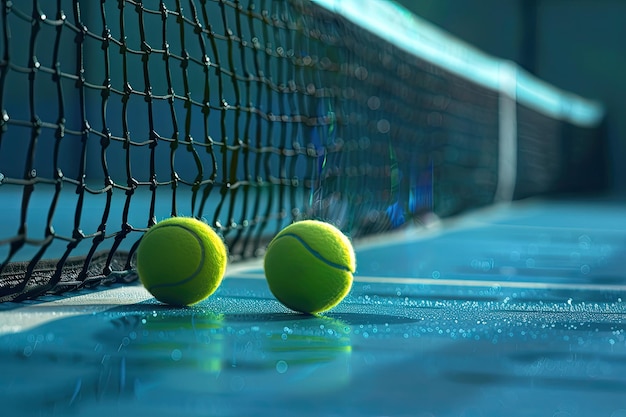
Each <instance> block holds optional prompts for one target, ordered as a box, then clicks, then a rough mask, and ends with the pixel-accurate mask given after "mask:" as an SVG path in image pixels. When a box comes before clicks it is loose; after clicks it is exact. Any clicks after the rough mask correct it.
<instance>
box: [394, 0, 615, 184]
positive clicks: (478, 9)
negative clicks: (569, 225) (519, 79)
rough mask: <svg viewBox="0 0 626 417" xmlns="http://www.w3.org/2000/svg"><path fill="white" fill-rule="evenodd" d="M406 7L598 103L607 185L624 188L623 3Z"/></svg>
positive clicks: (432, 0)
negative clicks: (606, 145) (602, 113)
mask: <svg viewBox="0 0 626 417" xmlns="http://www.w3.org/2000/svg"><path fill="white" fill-rule="evenodd" d="M399 3H400V4H402V5H403V6H404V7H406V8H407V9H409V10H412V11H413V12H414V13H416V14H417V15H419V16H421V17H423V18H425V19H426V20H429V21H431V22H433V23H434V24H436V25H438V26H440V27H441V28H443V29H445V30H446V31H448V32H450V33H452V34H454V35H455V36H458V37H459V38H460V39H463V40H464V41H466V42H468V43H470V44H472V45H475V46H477V47H479V48H480V49H482V50H484V51H485V52H487V53H489V54H492V55H495V56H498V57H501V58H504V59H509V60H512V61H515V62H517V63H518V64H519V65H521V66H522V67H523V68H525V69H526V70H528V71H530V72H531V73H533V74H535V75H537V76H538V77H539V78H541V79H543V80H545V81H547V82H549V83H550V84H553V85H555V86H558V87H560V88H563V89H565V90H567V91H572V92H575V93H577V94H580V95H582V96H584V97H588V98H592V99H598V100H600V101H602V102H603V103H605V105H606V106H607V111H608V120H609V126H610V128H609V132H608V133H609V137H608V139H609V142H610V146H611V152H610V156H609V160H610V163H611V173H612V175H611V178H612V185H613V186H614V187H615V188H614V189H615V190H618V191H619V192H620V193H624V192H625V191H626V190H625V187H626V166H624V164H623V163H622V161H623V157H624V155H626V118H625V117H624V105H623V94H624V92H625V91H626V78H624V77H623V76H622V74H624V72H625V71H626V48H624V45H623V42H622V39H624V38H625V37H626V25H624V24H623V22H624V19H625V16H626V4H625V3H624V2H622V1H620V0H598V1H595V0H573V1H568V0H507V1H498V0H474V1H455V0H424V1H412V0H399Z"/></svg>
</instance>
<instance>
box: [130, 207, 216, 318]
mask: <svg viewBox="0 0 626 417" xmlns="http://www.w3.org/2000/svg"><path fill="white" fill-rule="evenodd" d="M226 263H227V253H226V247H225V246H224V243H223V242H222V240H221V239H220V237H219V236H218V235H217V233H215V231H214V230H213V229H211V227H209V226H208V225H207V224H205V223H203V222H201V221H200V220H196V219H193V218H189V217H172V218H170V219H167V220H164V221H162V222H159V223H157V224H156V225H154V226H152V227H151V228H150V230H148V232H147V233H146V234H145V235H144V236H143V238H142V239H141V242H140V243H139V247H138V248H137V273H138V274H139V279H140V281H141V283H142V284H143V285H144V286H145V287H146V289H147V290H148V291H150V293H151V294H152V295H153V296H154V297H155V298H156V299H157V300H159V301H161V302H163V303H167V304H172V305H178V306H184V305H190V304H195V303H197V302H199V301H202V300H204V299H205V298H207V297H208V296H210V295H211V294H213V292H215V290H216V289H217V287H218V286H219V285H220V283H221V282H222V278H223V276H224V272H225V270H226Z"/></svg>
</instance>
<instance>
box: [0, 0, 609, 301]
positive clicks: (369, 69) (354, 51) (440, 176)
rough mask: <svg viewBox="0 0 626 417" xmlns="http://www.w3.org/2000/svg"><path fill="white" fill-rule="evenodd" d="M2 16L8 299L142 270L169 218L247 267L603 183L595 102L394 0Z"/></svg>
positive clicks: (204, 1) (2, 272) (36, 6)
mask: <svg viewBox="0 0 626 417" xmlns="http://www.w3.org/2000/svg"><path fill="white" fill-rule="evenodd" d="M1 4H2V11H1V13H2V16H1V19H2V20H1V22H2V27H1V31H0V54H1V56H2V61H0V109H1V111H2V118H1V119H0V201H1V208H0V219H1V224H0V262H1V264H0V300H1V301H19V300H23V299H28V298H33V297H36V296H39V295H41V294H46V293H52V292H56V293H60V292H64V291H68V290H72V289H78V288H82V287H91V286H96V285H100V284H107V283H112V282H128V281H132V280H134V279H135V278H136V276H135V274H134V272H133V266H134V257H133V255H134V252H135V249H136V247H137V244H138V241H139V239H140V238H141V236H142V235H143V233H144V232H145V231H146V230H147V228H149V227H150V226H152V225H153V224H155V222H157V221H159V220H161V219H163V218H166V217H169V216H180V215H186V216H194V217H197V218H203V219H205V220H206V221H207V223H209V224H210V225H211V226H212V227H214V228H215V229H216V230H217V231H218V232H219V233H220V234H221V235H222V236H223V237H224V239H225V241H226V243H227V245H228V247H229V250H230V254H231V256H232V258H233V259H241V258H247V257H251V256H259V255H260V254H261V253H262V251H263V248H264V246H265V244H266V243H267V241H268V239H270V238H271V237H272V236H273V235H274V234H275V233H277V232H278V231H279V230H280V229H281V228H282V227H284V226H285V225H287V224H289V223H291V222H292V221H295V220H299V219H303V218H318V219H323V220H326V221H329V222H331V223H334V224H335V225H337V226H338V227H340V228H341V229H342V230H343V231H344V232H345V233H347V234H348V235H350V236H352V237H353V238H355V239H356V238H358V237H360V236H364V235H368V234H372V233H382V232H385V231H388V230H392V229H395V228H399V227H403V226H405V225H407V224H412V223H415V222H420V221H422V219H424V218H425V216H428V215H431V214H435V215H437V216H440V217H444V216H450V215H453V214H457V213H462V212H464V211H466V210H469V209H472V208H476V207H481V206H485V205H489V204H492V203H494V202H496V201H508V200H512V199H517V198H523V197H527V196H532V195H537V194H542V193H550V192H562V191H581V190H589V189H597V188H598V187H601V186H603V185H604V184H605V181H606V175H605V174H604V168H603V162H602V161H603V158H602V156H603V152H604V130H603V120H604V114H603V109H602V107H601V106H600V105H598V104H596V103H594V102H590V101H587V100H584V99H582V98H580V97H577V96H575V95H572V94H568V93H565V92H562V91H559V90H557V89H556V88H554V87H551V86H549V85H547V84H545V83H542V82H541V81H539V80H537V79H535V78H533V77H531V76H530V75H528V74H526V73H524V72H523V71H522V70H521V69H519V68H518V67H517V66H516V65H514V64H513V63H509V62H503V61H500V60H498V59H495V58H492V57H489V56H487V55H485V54H483V53H481V52H479V51H478V50H475V49H474V48H472V47H471V46H469V45H466V44H464V43H463V42H461V41H459V40H456V39H454V38H452V37H450V36H448V35H447V34H445V33H444V32H442V31H440V30H438V29H436V28H435V27H433V26H431V25H429V24H428V23H427V22H424V21H422V20H420V19H419V18H417V17H415V16H412V15H411V14H410V13H408V12H407V11H405V10H404V9H402V8H400V7H398V6H396V5H394V4H393V3H391V2H377V1H371V2H362V1H358V0H344V1H332V0H318V1H308V0H289V1H272V0H249V1H247V2H246V1H237V0H232V1H228V0H190V1H188V2H182V1H173V0H171V1H159V2H156V1H154V2H142V1H139V0H137V1H131V0H117V1H104V0H103V1H101V2H93V1H80V0H73V1H71V0H57V1H56V2H43V1H38V0H34V1H32V2H28V3H26V2H21V3H17V2H11V1H8V0H2V1H1Z"/></svg>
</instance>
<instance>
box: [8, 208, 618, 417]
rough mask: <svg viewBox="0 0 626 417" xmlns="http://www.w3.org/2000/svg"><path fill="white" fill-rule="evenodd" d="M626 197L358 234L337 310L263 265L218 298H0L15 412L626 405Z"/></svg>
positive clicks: (484, 411)
mask: <svg viewBox="0 0 626 417" xmlns="http://www.w3.org/2000/svg"><path fill="white" fill-rule="evenodd" d="M625 213H626V209H624V208H623V204H622V203H621V202H620V203H618V202H611V201H589V202H581V201H576V202H567V201H565V202H564V201H548V202H546V201H530V202H525V203H521V204H517V205H514V206H513V207H512V208H505V207H501V208H497V209H490V210H487V211H483V212H480V213H475V214H472V215H469V216H466V217H463V218H462V219H460V220H455V221H453V222H449V223H446V224H445V225H444V226H442V227H433V228H432V229H430V230H427V231H424V230H419V231H414V230H412V231H402V232H398V233H394V234H392V235H390V236H388V237H385V238H377V239H375V240H372V241H362V242H358V244H357V246H356V248H357V259H358V270H357V275H356V277H355V283H354V286H353V288H352V291H351V293H350V295H349V296H348V297H347V298H346V299H345V300H344V302H343V303H342V304H340V305H339V306H338V307H337V308H335V309H334V310H332V311H331V312H329V313H327V314H325V315H324V316H319V317H312V316H304V315H299V314H294V313H291V312H289V311H288V310H286V309H284V308H283V307H282V306H281V305H280V304H278V302H277V301H275V299H274V298H273V297H272V295H271V293H270V292H269V289H268V288H267V285H266V283H265V281H264V279H263V274H262V269H261V268H260V265H261V264H260V263H259V262H256V263H252V264H239V265H234V266H233V267H231V268H230V270H229V272H228V276H227V278H226V279H225V280H224V283H223V285H222V286H221V287H220V289H219V290H218V291H217V293H216V294H214V295H213V296H212V297H211V298H210V299H209V300H207V301H205V302H203V303H201V304H199V305H197V306H195V307H192V308H185V309H173V308H169V307H166V306H162V305H160V304H158V303H157V302H155V301H154V299H152V298H151V297H150V295H149V294H148V293H147V292H146V291H145V290H143V289H142V288H141V287H139V286H129V287H121V286H120V287H114V288H110V289H106V290H102V291H97V292H91V293H87V292H85V293H80V294H77V295H71V296H64V297H48V298H44V299H43V300H39V301H37V302H29V303H22V304H11V303H5V304H1V305H0V364H1V368H2V372H1V373H0V386H2V387H3V388H2V391H0V392H1V394H0V399H1V400H2V402H3V409H4V410H5V411H6V412H7V413H6V414H5V413H3V415H7V416H12V415H20V416H30V415H33V416H43V415H90V416H105V415H106V416H110V415H114V414H124V415H133V416H137V415H147V416H166V415H181V416H182V415H184V416H421V417H426V416H429V417H432V416H465V417H470V416H550V417H552V416H558V417H564V416H594V417H600V416H606V417H624V416H626V338H625V336H626V335H625V328H626V323H625V321H626V273H625V272H624V267H625V266H626V216H625V215H624V214H625Z"/></svg>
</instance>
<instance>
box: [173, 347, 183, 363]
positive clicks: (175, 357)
mask: <svg viewBox="0 0 626 417" xmlns="http://www.w3.org/2000/svg"><path fill="white" fill-rule="evenodd" d="M170 357H171V358H172V360H173V361H174V362H178V361H179V360H181V359H182V357H183V352H181V351H180V349H174V350H173V351H172V353H171V354H170Z"/></svg>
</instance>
